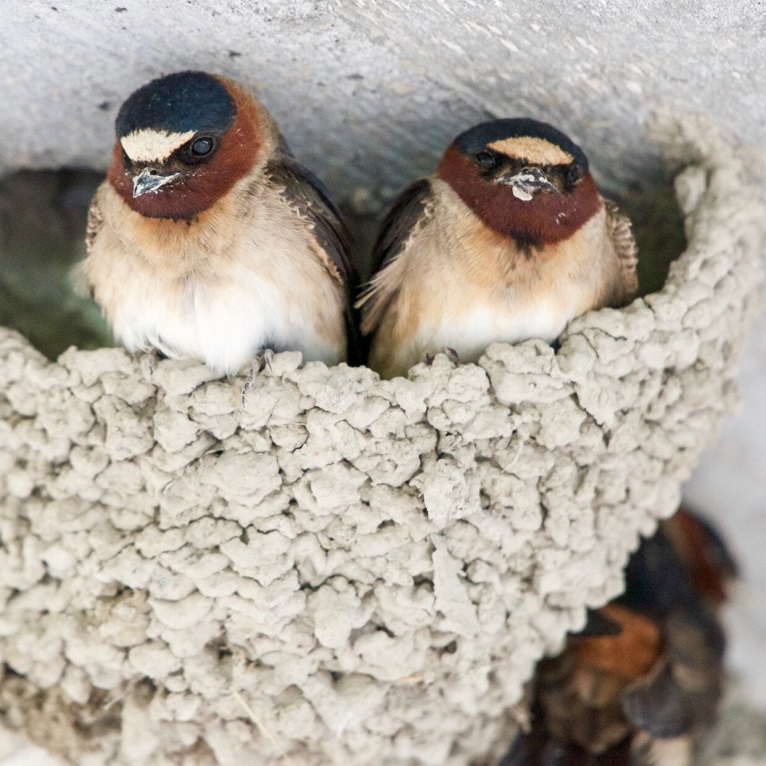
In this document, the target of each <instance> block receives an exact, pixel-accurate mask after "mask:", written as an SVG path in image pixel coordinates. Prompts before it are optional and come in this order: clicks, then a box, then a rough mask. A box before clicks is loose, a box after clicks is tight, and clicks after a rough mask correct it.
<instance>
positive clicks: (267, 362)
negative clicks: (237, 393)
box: [242, 348, 274, 407]
mask: <svg viewBox="0 0 766 766" xmlns="http://www.w3.org/2000/svg"><path fill="white" fill-rule="evenodd" d="M273 359H274V352H273V351H272V350H271V349H270V348H265V349H263V351H261V353H260V354H258V355H256V357H255V358H254V359H253V362H252V364H251V365H250V372H249V373H248V375H247V378H246V379H245V385H244V387H243V389H242V406H243V407H244V405H245V399H246V398H247V395H248V394H249V393H250V389H251V388H252V387H253V381H254V380H255V376H256V375H259V374H260V373H262V372H263V371H264V370H265V369H266V368H267V367H268V369H269V372H271V362H272V360H273Z"/></svg>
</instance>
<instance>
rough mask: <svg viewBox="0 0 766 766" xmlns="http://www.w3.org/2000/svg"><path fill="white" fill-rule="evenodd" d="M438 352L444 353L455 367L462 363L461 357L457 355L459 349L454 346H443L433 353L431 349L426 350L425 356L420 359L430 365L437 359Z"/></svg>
mask: <svg viewBox="0 0 766 766" xmlns="http://www.w3.org/2000/svg"><path fill="white" fill-rule="evenodd" d="M437 354H444V355H445V356H446V357H447V359H448V360H449V361H450V362H451V363H452V364H453V365H454V366H455V367H457V366H458V365H459V364H460V357H459V356H458V355H457V351H455V349H454V348H450V347H449V346H443V347H442V348H440V349H439V350H438V351H437V352H436V353H433V354H432V353H431V352H430V351H426V352H425V353H424V354H423V356H421V357H420V361H421V362H423V364H427V365H428V366H429V367H430V366H431V365H432V364H433V363H434V359H436V356H437Z"/></svg>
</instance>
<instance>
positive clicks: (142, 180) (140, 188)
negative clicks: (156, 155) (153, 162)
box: [133, 168, 181, 198]
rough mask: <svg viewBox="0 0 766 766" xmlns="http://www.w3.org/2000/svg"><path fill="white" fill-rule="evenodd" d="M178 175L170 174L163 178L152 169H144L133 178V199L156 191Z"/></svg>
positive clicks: (178, 174)
mask: <svg viewBox="0 0 766 766" xmlns="http://www.w3.org/2000/svg"><path fill="white" fill-rule="evenodd" d="M180 175H181V174H180V173H170V174H169V175H165V176H163V175H160V174H159V173H158V172H157V171H156V170H155V169H154V168H144V169H143V170H142V171H141V172H140V173H139V174H138V175H137V176H135V177H134V178H133V197H134V198H135V197H140V196H141V195H142V194H148V193H149V192H154V191H157V189H159V188H160V187H162V186H164V185H165V184H168V183H170V182H171V181H172V180H173V179H175V178H178V176H180Z"/></svg>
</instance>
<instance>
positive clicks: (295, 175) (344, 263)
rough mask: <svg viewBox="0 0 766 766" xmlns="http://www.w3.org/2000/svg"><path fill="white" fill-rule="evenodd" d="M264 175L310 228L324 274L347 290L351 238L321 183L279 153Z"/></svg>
mask: <svg viewBox="0 0 766 766" xmlns="http://www.w3.org/2000/svg"><path fill="white" fill-rule="evenodd" d="M266 174H267V176H268V178H269V180H270V181H271V182H272V183H273V184H274V185H275V186H276V187H277V188H278V189H279V193H280V194H281V196H282V198H283V199H284V200H285V201H286V202H287V203H288V205H290V207H291V208H292V210H294V211H295V214H296V215H297V216H299V217H300V218H302V219H303V220H304V221H305V222H306V223H307V224H308V225H309V227H310V228H311V230H312V232H313V235H314V238H315V240H316V244H317V253H318V255H319V257H320V258H321V259H322V262H323V264H324V266H325V268H326V269H327V271H328V272H329V273H330V275H331V276H332V277H333V279H335V280H336V281H337V282H338V283H340V284H342V285H343V286H344V287H345V288H346V289H348V286H349V283H350V282H352V281H353V280H354V278H355V275H356V269H355V268H354V264H353V261H352V259H351V248H352V239H351V234H350V233H349V230H348V228H347V227H346V224H345V223H344V222H343V219H342V217H341V214H340V211H339V210H338V208H337V207H335V205H334V204H333V202H332V200H331V199H330V197H329V195H328V193H327V190H326V189H325V187H324V185H323V184H322V182H321V181H320V180H319V179H318V178H317V177H316V176H315V175H314V174H313V173H312V172H311V171H309V170H307V169H306V168H304V167H303V165H301V164H300V163H299V162H298V161H297V160H296V159H294V158H293V157H291V156H290V155H289V154H281V153H280V155H279V156H278V157H277V159H275V160H274V161H272V162H270V163H269V164H268V166H267V167H266Z"/></svg>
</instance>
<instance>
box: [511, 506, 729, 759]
mask: <svg viewBox="0 0 766 766" xmlns="http://www.w3.org/2000/svg"><path fill="white" fill-rule="evenodd" d="M736 575H737V565H736V562H735V560H734V559H733V557H732V556H731V553H730V552H729V551H728V549H727V548H726V545H725V543H724V542H723V540H722V539H721V537H720V535H718V533H717V532H716V530H715V529H714V528H713V527H712V526H711V525H710V524H709V523H708V522H706V521H705V520H704V519H702V518H701V517H700V516H698V515H696V514H694V513H692V512H691V511H689V510H688V509H686V508H683V507H681V508H680V509H679V510H678V512H677V513H676V514H675V515H674V516H673V517H671V519H669V520H667V521H665V522H663V524H662V525H661V527H660V529H659V530H658V531H657V533H656V534H655V535H654V536H653V537H651V538H648V539H646V540H644V541H643V542H642V543H641V545H640V546H639V548H638V550H637V551H636V552H635V553H634V554H633V556H632V557H631V558H630V560H629V562H628V566H627V569H626V572H625V592H624V593H623V595H622V596H620V597H619V598H617V599H615V600H614V601H612V602H610V603H609V604H607V605H606V606H605V607H603V608H602V609H600V610H594V611H592V612H590V613H589V618H588V621H587V624H586V626H585V628H584V629H583V631H581V632H579V633H577V634H573V635H570V636H569V637H568V638H567V641H566V646H565V649H564V651H563V652H562V653H561V654H559V655H558V656H556V657H552V658H546V659H544V660H542V661H541V662H539V663H538V666H537V669H536V672H535V677H534V679H533V681H532V683H531V685H530V689H529V690H528V691H529V693H530V696H531V704H530V715H531V725H530V727H529V730H528V731H526V732H523V733H522V734H521V735H520V736H518V737H517V739H516V740H515V742H514V743H513V745H512V747H511V749H510V750H509V752H508V753H507V754H506V756H505V757H504V758H503V759H502V760H501V762H500V766H657V764H662V766H689V765H690V764H691V762H692V757H693V753H694V750H695V747H696V746H697V745H698V744H699V741H700V738H701V736H702V735H703V734H704V733H705V732H706V731H707V730H708V729H709V728H710V727H712V725H713V724H714V722H715V720H716V715H717V707H718V702H719V699H720V696H721V685H722V678H723V669H722V662H723V653H724V645H725V637H724V633H723V629H722V627H721V624H720V621H719V618H718V611H719V607H720V606H721V604H722V603H723V602H724V600H725V598H726V595H727V592H728V589H729V587H730V584H731V582H732V581H733V579H734V578H735V577H736Z"/></svg>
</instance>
